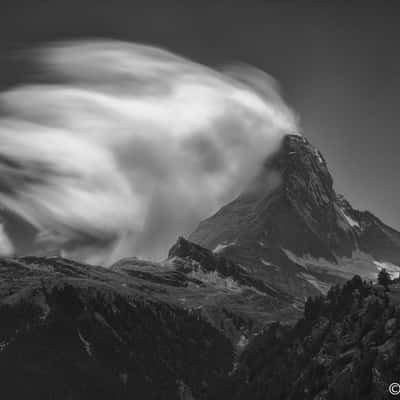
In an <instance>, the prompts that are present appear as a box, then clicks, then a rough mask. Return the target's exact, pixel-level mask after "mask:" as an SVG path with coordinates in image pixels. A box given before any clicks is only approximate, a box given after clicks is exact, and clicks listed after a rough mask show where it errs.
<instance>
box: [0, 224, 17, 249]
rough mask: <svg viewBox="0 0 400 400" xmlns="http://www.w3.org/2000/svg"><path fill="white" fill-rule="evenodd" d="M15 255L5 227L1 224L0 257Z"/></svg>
mask: <svg viewBox="0 0 400 400" xmlns="http://www.w3.org/2000/svg"><path fill="white" fill-rule="evenodd" d="M13 253H14V246H13V245H12V243H11V241H10V239H9V238H8V236H7V234H6V232H5V231H4V226H3V225H2V224H0V256H1V257H5V256H10V255H12V254H13Z"/></svg>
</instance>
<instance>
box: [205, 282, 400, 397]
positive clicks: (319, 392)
mask: <svg viewBox="0 0 400 400" xmlns="http://www.w3.org/2000/svg"><path fill="white" fill-rule="evenodd" d="M399 299H400V286H399V285H398V284H395V285H392V286H390V289H389V291H386V290H385V289H384V288H383V287H381V286H378V285H371V284H369V283H366V282H363V281H362V280H361V278H360V277H359V276H356V277H354V278H353V279H352V280H351V281H349V282H347V283H346V284H345V285H344V286H343V287H338V286H335V287H333V288H332V289H330V291H329V292H328V294H327V296H326V297H323V296H321V297H319V298H315V299H309V300H308V301H307V303H306V307H305V312H304V317H303V318H302V319H301V320H299V321H298V322H297V324H296V325H295V326H293V327H288V326H282V325H281V324H279V323H276V324H273V325H272V326H271V327H270V328H269V329H268V330H266V331H265V332H264V333H263V334H262V335H259V336H258V337H257V338H256V339H255V340H254V341H253V342H252V343H250V344H249V346H248V347H247V349H246V350H245V351H244V353H243V354H242V356H241V358H240V361H239V364H238V365H239V366H238V368H237V369H236V371H235V372H234V374H233V375H231V376H230V377H228V378H227V379H226V380H225V381H224V383H223V384H221V385H220V386H219V390H218V391H217V392H216V393H214V394H213V395H212V396H210V399H218V400H223V399H229V400H231V399H233V400H239V399H253V400H257V399H260V400H261V399H266V398H267V399H270V400H274V399H286V400H292V399H299V400H300V399H301V400H308V399H310V400H311V399H314V400H315V399H318V400H331V399H332V400H336V399H340V400H346V399H348V400H358V399H364V400H368V399H371V400H380V399H387V398H389V397H390V395H389V393H388V387H389V385H390V384H391V383H392V382H397V381H398V376H399V374H400V345H399V343H400V306H399Z"/></svg>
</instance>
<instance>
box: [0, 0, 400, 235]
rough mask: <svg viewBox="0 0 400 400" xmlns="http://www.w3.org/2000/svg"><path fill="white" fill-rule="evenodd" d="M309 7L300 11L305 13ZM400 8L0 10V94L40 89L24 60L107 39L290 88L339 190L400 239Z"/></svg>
mask: <svg viewBox="0 0 400 400" xmlns="http://www.w3.org/2000/svg"><path fill="white" fill-rule="evenodd" d="M300 3H301V4H300ZM399 17H400V5H398V6H396V2H387V1H382V0H381V1H375V2H373V3H372V2H371V3H370V5H369V4H368V2H366V1H363V2H351V1H347V2H344V1H343V2H341V1H331V2H327V3H324V2H322V1H315V2H303V1H302V2H296V1H291V2H285V1H250V0H247V1H242V2H239V1H236V2H235V1H218V0H214V1H189V0H181V1H168V0H160V1H158V2H154V1H151V0H147V1H145V2H137V1H132V0H130V1H128V0H127V1H117V0H113V1H111V0H109V1H105V0H87V1H85V0H80V1H75V0H63V1H60V0H26V1H22V0H11V1H8V0H6V1H5V0H2V2H1V8H0V85H1V86H3V87H4V86H7V85H10V84H15V83H18V82H19V81H25V80H27V79H35V77H34V76H32V74H28V71H30V69H26V68H24V66H23V64H22V63H21V62H20V61H19V62H16V59H15V55H16V54H18V50H20V49H26V48H28V49H29V48H31V47H33V46H34V45H36V44H38V43H41V42H44V41H49V40H59V39H71V38H88V37H99V36H100V37H108V38H110V37H111V38H116V39H123V40H129V41H135V42H144V43H147V44H153V45H157V46H161V47H165V48H167V49H169V50H171V51H173V52H177V53H180V54H182V55H185V56H187V57H190V58H192V59H194V60H196V61H199V62H202V63H205V64H209V65H211V66H213V67H218V66H224V65H225V64H229V63H231V62H237V61H239V62H245V63H249V64H252V65H254V66H256V67H258V68H261V69H263V70H265V71H266V72H268V73H270V74H271V75H273V76H274V77H275V78H276V79H277V80H278V81H279V82H280V84H281V87H282V90H283V94H284V97H285V99H286V100H287V101H288V103H289V104H290V105H291V106H292V107H293V108H294V109H295V110H296V112H297V113H298V114H299V116H300V120H301V126H302V130H303V132H304V134H305V135H306V136H307V137H308V138H309V139H310V140H311V141H312V142H313V143H314V144H315V145H316V146H317V147H319V148H320V150H321V151H322V153H323V154H324V155H325V158H326V159H327V161H328V164H329V166H330V170H331V172H332V174H333V175H334V178H335V184H336V189H337V190H338V191H339V192H342V193H343V194H345V195H346V196H347V198H348V199H349V200H350V201H351V202H352V203H353V206H355V207H357V208H360V209H369V210H371V211H372V212H374V213H375V214H376V215H377V216H379V217H380V218H382V219H383V220H384V221H385V222H386V223H388V224H389V225H392V226H393V227H395V228H397V229H400V213H399V212H398V204H400V185H399V175H400V174H399V168H400V157H399V149H400V135H399V130H400V110H399V104H400V94H399V88H400V68H399V62H400V51H399V48H400V24H399Z"/></svg>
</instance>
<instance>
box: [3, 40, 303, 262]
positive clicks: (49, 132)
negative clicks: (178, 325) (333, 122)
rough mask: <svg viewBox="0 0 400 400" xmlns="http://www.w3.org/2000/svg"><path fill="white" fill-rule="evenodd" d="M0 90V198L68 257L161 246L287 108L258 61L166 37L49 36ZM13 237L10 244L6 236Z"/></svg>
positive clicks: (237, 177) (231, 182)
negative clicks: (211, 56)
mask: <svg viewBox="0 0 400 400" xmlns="http://www.w3.org/2000/svg"><path fill="white" fill-rule="evenodd" d="M35 59H36V61H38V62H39V64H40V65H41V68H42V70H43V72H44V73H45V74H46V76H47V77H48V83H46V84H43V83H41V84H31V85H24V86H19V87H16V88H13V89H11V90H8V91H6V92H3V93H1V94H0V107H1V110H2V118H1V119H0V205H1V206H3V207H6V208H7V209H8V210H10V211H11V212H13V213H15V214H17V215H19V216H20V217H22V218H23V219H24V220H26V221H29V223H30V224H32V225H33V226H35V227H36V228H37V230H38V232H39V234H38V235H37V242H36V243H35V246H36V247H40V246H44V244H46V246H44V247H46V248H47V247H48V246H49V244H50V245H51V246H54V247H56V248H59V249H62V250H63V252H64V253H65V254H66V255H67V256H70V257H73V258H76V259H79V260H85V261H91V262H101V263H107V262H109V261H110V260H111V259H115V258H117V257H122V256H127V255H132V254H136V255H141V256H150V257H154V258H160V257H162V256H163V255H165V254H166V250H167V248H168V247H169V246H170V245H171V243H172V242H173V241H174V240H175V237H176V236H177V235H179V234H184V233H187V232H189V231H190V230H191V229H193V228H194V227H195V225H196V223H197V222H198V221H199V220H200V219H201V218H204V217H206V216H207V215H209V214H210V213H212V212H213V211H215V210H216V209H217V208H218V207H220V206H221V205H222V204H223V203H224V202H226V201H228V200H230V199H231V198H232V197H233V196H235V195H237V194H238V193H239V192H240V190H241V188H243V186H244V185H245V184H246V183H247V182H248V180H249V178H250V177H252V176H254V175H255V174H256V173H257V170H258V169H259V167H260V165H261V163H262V161H263V160H264V159H265V157H266V156H267V155H268V154H270V153H272V152H274V151H275V150H276V148H277V147H278V145H279V143H280V139H281V138H282V136H283V135H284V134H285V133H287V132H291V131H293V130H295V129H296V118H295V116H294V114H293V112H292V111H291V110H290V109H289V108H288V107H287V106H286V105H285V103H284V101H283V100H282V98H281V97H280V95H279V91H278V89H277V86H276V83H275V82H274V81H273V79H272V78H271V77H269V76H268V75H266V74H265V73H263V72H261V71H259V70H256V69H254V68H250V67H247V66H235V67H231V68H229V69H227V70H226V71H225V72H218V71H215V70H212V69H210V68H208V67H206V66H203V65H200V64H197V63H194V62H192V61H190V60H186V59H184V58H182V57H179V56H176V55H174V54H172V53H170V52H167V51H165V50H161V49H158V48H154V47H147V46H142V45H137V44H129V43H123V42H114V41H78V42H68V43H58V44H54V45H51V46H47V47H44V48H41V49H39V50H38V51H37V52H35ZM17 250H18V249H17Z"/></svg>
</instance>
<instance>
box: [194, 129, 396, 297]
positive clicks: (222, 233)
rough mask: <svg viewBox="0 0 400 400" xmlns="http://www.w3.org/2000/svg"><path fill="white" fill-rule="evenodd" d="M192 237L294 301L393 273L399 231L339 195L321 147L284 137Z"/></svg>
mask: <svg viewBox="0 0 400 400" xmlns="http://www.w3.org/2000/svg"><path fill="white" fill-rule="evenodd" d="M189 240H191V241H193V242H195V243H198V244H199V245H201V246H204V247H206V248H209V249H211V250H213V251H214V252H216V253H218V254H221V255H223V256H225V257H227V258H229V259H231V260H233V261H234V262H236V263H237V264H238V265H241V266H242V267H244V268H247V269H248V270H249V271H251V273H252V275H253V276H254V277H257V278H258V279H260V280H262V281H265V282H268V283H269V284H270V285H271V286H273V287H274V288H276V289H277V290H280V291H282V292H284V293H287V294H290V295H292V296H294V297H295V298H298V299H304V298H305V297H306V296H309V295H316V294H318V293H326V292H327V290H328V288H329V287H330V286H331V285H332V284H335V283H338V282H343V280H344V279H349V278H350V277H351V276H353V275H354V274H355V273H358V274H360V275H361V276H363V277H364V278H367V279H373V278H375V277H376V274H377V272H378V271H379V269H380V268H382V266H385V268H387V269H389V270H391V271H392V272H393V273H398V272H399V271H400V268H399V267H398V265H400V263H399V261H400V233H399V232H397V231H395V230H394V229H391V228H390V227H388V226H386V225H385V224H384V223H383V222H382V221H380V220H379V219H378V218H377V217H375V216H374V215H372V214H371V213H370V212H361V211H357V210H355V209H353V208H352V207H351V205H350V204H349V203H348V202H347V201H346V200H345V199H344V198H343V196H340V195H338V194H337V193H336V192H335V190H334V188H333V179H332V176H331V175H330V173H329V171H328V168H327V164H326V162H325V160H324V158H323V156H322V155H321V153H320V152H319V151H318V150H317V149H316V148H315V147H313V146H312V145H311V144H310V143H309V142H308V141H307V140H306V139H305V138H303V137H300V136H295V135H289V136H286V137H285V138H284V140H283V142H282V146H281V149H280V151H279V152H278V153H277V154H276V155H274V156H273V157H272V158H271V159H269V160H267V161H266V163H265V168H264V169H263V171H262V173H261V174H260V176H258V177H257V179H256V180H255V181H254V183H253V184H252V185H250V187H249V188H247V189H246V190H245V191H244V192H243V193H242V194H241V195H240V196H238V197H237V198H236V199H235V200H233V201H232V202H231V203H229V204H227V205H226V206H224V207H223V208H222V209H221V210H219V211H218V212H217V213H216V214H215V215H213V216H211V217H210V218H208V219H206V220H205V221H203V222H201V223H200V225H199V226H198V228H197V229H196V230H195V231H194V232H193V233H192V234H191V235H190V236H189Z"/></svg>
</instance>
